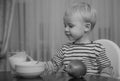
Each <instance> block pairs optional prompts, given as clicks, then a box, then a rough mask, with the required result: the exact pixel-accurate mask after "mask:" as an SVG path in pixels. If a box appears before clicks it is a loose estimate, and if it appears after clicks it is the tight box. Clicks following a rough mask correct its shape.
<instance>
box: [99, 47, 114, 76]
mask: <svg viewBox="0 0 120 81" xmlns="http://www.w3.org/2000/svg"><path fill="white" fill-rule="evenodd" d="M98 62H99V65H100V75H101V76H108V77H113V67H112V66H111V61H110V60H109V58H108V57H107V56H106V52H105V49H104V48H103V49H102V51H101V52H100V54H99V55H98Z"/></svg>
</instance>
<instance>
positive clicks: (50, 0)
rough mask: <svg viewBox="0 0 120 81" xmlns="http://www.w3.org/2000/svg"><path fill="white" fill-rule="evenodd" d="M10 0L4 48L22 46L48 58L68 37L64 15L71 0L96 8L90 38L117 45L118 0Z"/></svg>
mask: <svg viewBox="0 0 120 81" xmlns="http://www.w3.org/2000/svg"><path fill="white" fill-rule="evenodd" d="M13 1H15V3H16V4H15V7H14V8H15V10H14V16H13V22H12V29H11V33H10V40H9V43H8V48H7V52H11V51H23V50H24V51H26V52H27V53H28V54H29V55H31V56H32V57H33V58H34V59H41V60H44V61H47V60H50V58H51V57H52V56H53V55H54V54H56V53H55V52H56V50H57V48H59V47H60V46H61V45H62V44H64V43H65V42H66V40H67V39H66V37H65V35H64V25H63V15H64V11H65V9H66V8H67V7H69V5H70V4H72V3H73V2H74V1H84V2H88V3H90V4H91V5H92V6H93V7H94V8H96V10H97V24H96V26H95V29H94V31H93V32H92V35H91V39H92V40H96V39H100V38H106V39H110V40H112V41H114V42H116V43H117V44H118V45H120V41H119V40H120V36H119V35H120V32H119V31H120V16H119V14H120V5H119V4H120V0H13ZM0 12H1V11H0ZM1 21H2V20H1ZM3 27H4V26H1V27H0V28H1V29H3ZM0 33H1V34H0V40H1V41H2V40H3V39H2V34H3V31H1V30H0ZM2 64H3V66H0V67H2V68H3V67H7V66H4V65H5V63H4V62H2Z"/></svg>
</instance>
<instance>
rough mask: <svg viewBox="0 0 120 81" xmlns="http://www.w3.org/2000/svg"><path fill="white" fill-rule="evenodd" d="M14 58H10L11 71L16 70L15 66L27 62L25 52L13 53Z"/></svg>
mask: <svg viewBox="0 0 120 81" xmlns="http://www.w3.org/2000/svg"><path fill="white" fill-rule="evenodd" d="M11 54H12V56H10V57H9V58H8V60H9V63H10V66H11V69H12V70H15V65H16V64H19V63H21V62H25V61H26V58H27V55H26V53H25V52H11Z"/></svg>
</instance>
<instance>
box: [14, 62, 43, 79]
mask: <svg viewBox="0 0 120 81" xmlns="http://www.w3.org/2000/svg"><path fill="white" fill-rule="evenodd" d="M15 69H16V75H17V76H21V77H24V78H34V77H38V76H40V74H41V73H42V72H43V71H44V63H43V62H39V63H37V61H29V62H23V63H20V64H16V66H15Z"/></svg>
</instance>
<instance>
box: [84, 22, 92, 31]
mask: <svg viewBox="0 0 120 81" xmlns="http://www.w3.org/2000/svg"><path fill="white" fill-rule="evenodd" d="M90 30H91V24H90V23H85V32H88V31H90Z"/></svg>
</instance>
